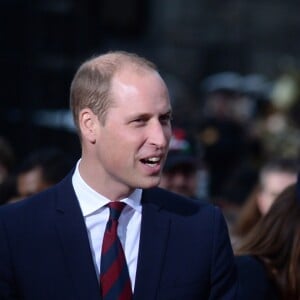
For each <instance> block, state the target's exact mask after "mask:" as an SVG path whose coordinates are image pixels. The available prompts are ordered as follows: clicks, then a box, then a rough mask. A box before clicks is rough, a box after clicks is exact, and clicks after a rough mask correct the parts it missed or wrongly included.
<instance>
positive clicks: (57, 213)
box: [0, 174, 237, 300]
mask: <svg viewBox="0 0 300 300" xmlns="http://www.w3.org/2000/svg"><path fill="white" fill-rule="evenodd" d="M71 177H72V174H69V175H68V176H67V177H66V178H65V179H64V180H63V181H62V182H60V183H59V184H58V185H56V186H54V187H53V188H50V189H49V190H47V191H44V192H42V193H40V194H38V195H35V196H33V197H31V198H29V199H27V200H22V201H20V202H19V203H15V204H9V205H5V206H3V207H1V208H0V299H1V300H4V299H5V300H6V299H23V300H48V299H49V300H50V299H51V300H99V299H101V296H100V291H99V290H100V289H99V283H98V278H97V276H96V272H95V267H94V264H93V259H92V254H91V249H90V245H89V240H88V235H87V230H86V226H85V222H84V218H83V216H82V214H81V210H80V207H79V203H78V200H77V198H76V195H75V192H74V189H73V186H72V181H71ZM142 207H143V208H142V223H141V236H140V246H139V255H138V263H137V273H136V283H135V289H134V300H154V299H157V300H171V299H172V300H183V299H184V300H193V299H197V300H199V299H235V293H236V289H237V283H236V270H235V265H234V257H233V253H232V249H231V246H230V242H229V238H228V233H227V227H226V225H225V222H224V218H223V216H222V214H221V213H220V211H219V209H217V208H215V207H213V206H212V205H210V204H207V203H203V202H199V201H196V200H188V199H186V198H184V197H181V196H178V195H175V194H173V193H170V192H167V191H165V190H162V189H159V188H153V189H149V190H144V191H143V195H142Z"/></svg>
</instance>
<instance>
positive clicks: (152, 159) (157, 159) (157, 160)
mask: <svg viewBox="0 0 300 300" xmlns="http://www.w3.org/2000/svg"><path fill="white" fill-rule="evenodd" d="M147 161H148V162H151V163H156V162H159V157H150V158H148V159H147Z"/></svg>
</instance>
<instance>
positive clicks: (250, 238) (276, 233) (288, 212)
mask: <svg viewBox="0 0 300 300" xmlns="http://www.w3.org/2000/svg"><path fill="white" fill-rule="evenodd" d="M297 186H298V187H297ZM297 189H298V191H297ZM236 255H237V256H236V263H237V267H238V272H239V276H238V278H239V281H240V283H239V299H243V300H248V299H249V300H250V299H268V300H273V299H278V300H299V299H300V176H299V177H298V183H297V185H296V184H293V185H290V186H288V187H287V188H286V189H285V190H284V191H283V192H282V193H281V194H280V195H279V196H278V197H277V198H276V200H275V202H274V204H273V205H272V206H271V207H270V209H269V210H268V212H267V213H266V214H265V215H264V216H263V217H262V218H261V219H260V220H259V221H258V222H257V224H256V225H255V227H254V228H253V229H252V230H251V231H250V232H249V234H248V235H247V236H246V237H245V238H244V239H243V240H242V241H241V245H240V246H239V247H238V249H237V250H236Z"/></svg>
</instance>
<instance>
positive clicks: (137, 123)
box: [131, 118, 147, 126]
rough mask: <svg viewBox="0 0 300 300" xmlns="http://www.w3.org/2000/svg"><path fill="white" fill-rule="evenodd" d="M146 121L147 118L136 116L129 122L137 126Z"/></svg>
mask: <svg viewBox="0 0 300 300" xmlns="http://www.w3.org/2000/svg"><path fill="white" fill-rule="evenodd" d="M146 122H147V120H146V119H145V118H136V119H134V120H132V121H131V123H133V124H134V125H137V126H141V125H144V124H146Z"/></svg>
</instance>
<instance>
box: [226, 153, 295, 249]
mask: <svg viewBox="0 0 300 300" xmlns="http://www.w3.org/2000/svg"><path fill="white" fill-rule="evenodd" d="M298 170H299V161H298V160H297V159H292V158H291V159H289V158H277V159H272V160H270V161H268V162H266V163H265V164H264V165H263V166H262V167H261V168H260V170H259V176H258V177H259V178H258V184H257V185H256V186H255V188H254V189H253V191H252V192H251V194H250V196H249V198H248V199H247V200H246V202H245V204H244V206H243V207H242V208H241V210H240V211H239V214H238V217H237V220H236V223H235V224H234V226H233V228H232V231H231V236H232V240H233V244H234V246H235V244H237V245H238V243H239V240H240V238H241V237H243V236H245V235H246V234H247V233H248V232H249V231H250V230H251V229H252V228H253V227H254V226H255V224H256V223H257V222H258V221H259V220H260V219H261V217H262V216H264V215H265V214H266V213H267V212H268V210H269V209H270V207H271V206H272V204H273V203H274V201H275V199H276V197H277V196H278V195H279V194H280V193H281V192H282V191H283V190H284V189H285V188H286V187H287V186H289V185H291V184H293V183H295V182H296V180H297V171H298Z"/></svg>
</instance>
